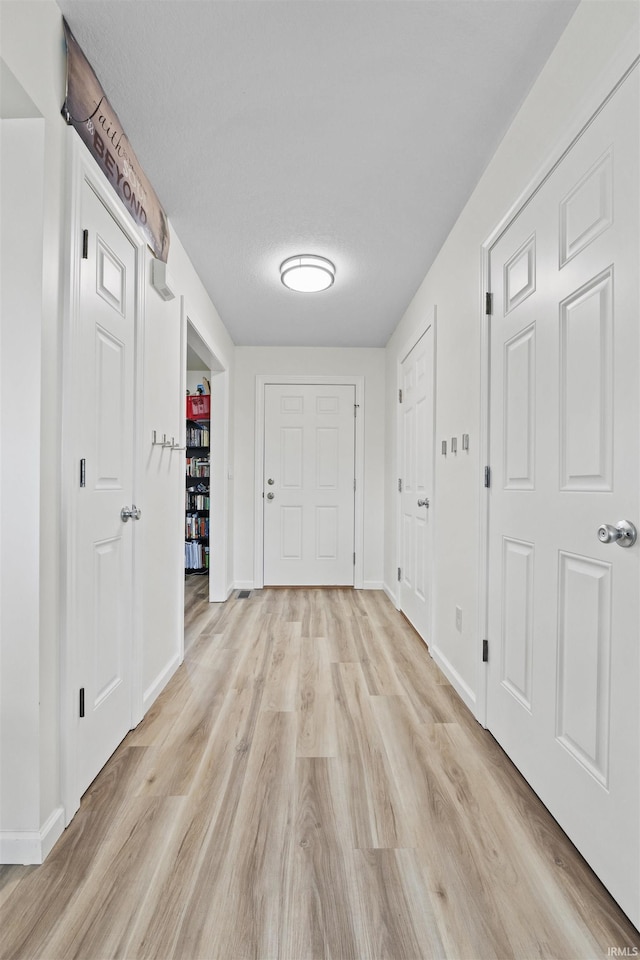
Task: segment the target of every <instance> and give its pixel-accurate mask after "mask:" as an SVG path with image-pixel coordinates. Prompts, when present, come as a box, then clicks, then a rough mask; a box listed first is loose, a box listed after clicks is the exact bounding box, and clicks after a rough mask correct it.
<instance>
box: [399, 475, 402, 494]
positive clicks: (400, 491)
mask: <svg viewBox="0 0 640 960" xmlns="http://www.w3.org/2000/svg"><path fill="white" fill-rule="evenodd" d="M398 493H402V479H401V478H400V477H398Z"/></svg>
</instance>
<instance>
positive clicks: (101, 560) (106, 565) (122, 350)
mask: <svg viewBox="0 0 640 960" xmlns="http://www.w3.org/2000/svg"><path fill="white" fill-rule="evenodd" d="M82 226H83V228H84V229H86V230H87V249H86V253H87V256H86V258H85V259H83V260H82V266H81V288H80V306H79V331H80V334H79V336H80V343H79V357H80V363H79V364H78V366H79V376H80V380H81V383H80V386H79V389H78V391H77V394H76V396H77V397H78V398H79V401H78V402H79V403H80V404H81V410H82V415H81V417H80V418H79V423H80V429H79V435H78V437H77V444H76V450H77V452H78V484H80V460H84V463H85V467H84V477H83V479H84V486H80V485H78V488H77V530H76V551H77V563H76V571H77V572H76V585H75V600H76V636H77V643H78V672H77V676H78V679H79V686H80V687H82V688H83V689H84V714H85V715H84V717H78V727H77V751H78V753H77V784H78V788H79V793H82V792H84V790H85V789H86V788H87V787H88V785H89V784H90V783H91V781H92V780H93V779H94V777H95V776H96V774H97V773H98V771H99V770H100V769H101V768H102V767H103V766H104V764H105V763H106V761H107V760H108V758H109V757H110V756H111V754H112V753H113V751H114V750H115V749H116V747H117V746H118V744H119V743H120V742H121V740H122V739H123V738H124V736H125V735H126V733H127V731H128V730H129V728H130V726H131V684H132V630H133V627H132V599H133V598H132V570H133V560H132V558H133V536H134V524H135V521H134V520H129V521H127V522H126V523H125V522H123V520H122V519H121V516H120V511H121V509H122V507H124V506H127V507H131V505H132V496H133V425H134V407H133V400H134V343H135V309H136V295H135V290H136V249H135V247H134V245H133V244H132V243H131V241H130V240H129V238H128V237H127V236H126V234H124V233H123V231H122V230H121V228H120V227H119V225H118V224H117V223H116V221H115V220H114V219H113V217H112V216H111V215H110V214H109V212H108V211H107V209H106V208H105V207H104V205H103V204H102V203H101V201H100V200H99V199H98V197H97V196H96V194H95V193H94V192H93V190H92V189H91V187H90V186H89V185H88V183H87V182H86V181H84V183H83V188H82ZM78 712H79V710H78Z"/></svg>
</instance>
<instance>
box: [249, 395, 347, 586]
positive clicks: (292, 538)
mask: <svg viewBox="0 0 640 960" xmlns="http://www.w3.org/2000/svg"><path fill="white" fill-rule="evenodd" d="M264 390H265V397H264V485H263V495H264V583H265V585H292V586H299V585H352V584H353V579H354V578H353V574H354V477H355V473H354V470H355V447H354V439H355V417H354V412H355V407H354V404H355V388H354V386H352V385H341V384H336V385H333V384H329V385H324V384H323V385H318V384H266V385H265V388H264Z"/></svg>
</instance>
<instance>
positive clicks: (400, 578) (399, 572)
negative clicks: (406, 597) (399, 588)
mask: <svg viewBox="0 0 640 960" xmlns="http://www.w3.org/2000/svg"><path fill="white" fill-rule="evenodd" d="M401 580H402V570H401V569H400V567H398V583H400V581H401Z"/></svg>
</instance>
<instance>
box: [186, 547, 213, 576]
mask: <svg viewBox="0 0 640 960" xmlns="http://www.w3.org/2000/svg"><path fill="white" fill-rule="evenodd" d="M184 568H185V570H208V569H209V547H207V546H206V545H205V544H202V543H199V542H198V541H197V540H185V544H184Z"/></svg>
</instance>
